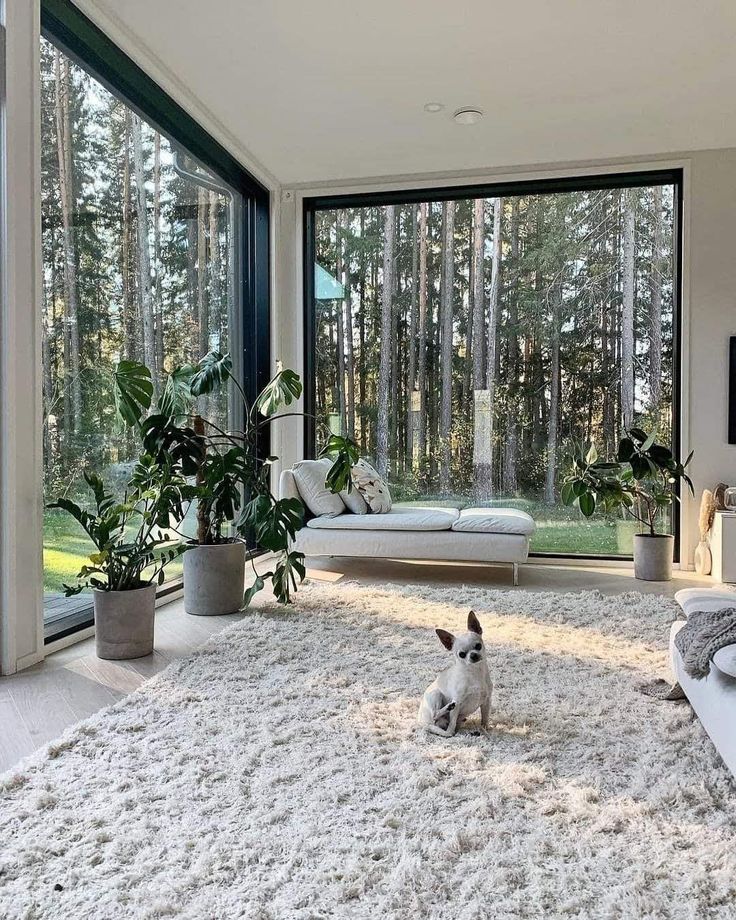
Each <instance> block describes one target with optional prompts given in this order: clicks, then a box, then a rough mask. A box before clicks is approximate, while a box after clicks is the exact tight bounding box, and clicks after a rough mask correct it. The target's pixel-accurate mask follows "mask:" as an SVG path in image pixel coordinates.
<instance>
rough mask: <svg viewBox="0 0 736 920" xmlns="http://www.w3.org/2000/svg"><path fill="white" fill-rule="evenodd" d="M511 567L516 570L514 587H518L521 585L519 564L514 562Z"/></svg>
mask: <svg viewBox="0 0 736 920" xmlns="http://www.w3.org/2000/svg"><path fill="white" fill-rule="evenodd" d="M511 565H512V566H513V569H514V575H513V584H514V587H516V586H517V585H518V584H519V563H518V562H512V563H511Z"/></svg>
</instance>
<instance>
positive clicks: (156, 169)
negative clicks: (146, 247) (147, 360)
mask: <svg viewBox="0 0 736 920" xmlns="http://www.w3.org/2000/svg"><path fill="white" fill-rule="evenodd" d="M161 275H162V266H161V135H160V134H159V133H158V131H156V132H155V133H154V138H153V277H154V289H153V302H154V322H155V349H154V350H155V355H156V372H157V374H158V379H159V381H160V380H161V377H162V375H163V371H164V304H163V292H162V290H161Z"/></svg>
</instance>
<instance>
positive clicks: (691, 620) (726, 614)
mask: <svg viewBox="0 0 736 920" xmlns="http://www.w3.org/2000/svg"><path fill="white" fill-rule="evenodd" d="M727 645H736V607H724V608H723V609H722V610H698V611H696V612H695V613H691V614H690V616H689V617H688V619H687V623H685V625H684V626H683V627H682V629H681V630H680V631H679V632H678V633H677V635H676V636H675V646H676V647H677V651H678V652H679V653H680V655H682V663H683V665H684V667H685V671H686V673H687V674H688V675H689V676H690V677H693V678H694V679H695V680H701V679H702V678H703V677H707V676H708V673H709V672H710V663H711V661H712V660H713V656H714V655H715V653H716V652H717V651H718V650H719V649H722V648H725V647H726V646H727Z"/></svg>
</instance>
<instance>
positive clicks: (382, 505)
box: [351, 460, 391, 514]
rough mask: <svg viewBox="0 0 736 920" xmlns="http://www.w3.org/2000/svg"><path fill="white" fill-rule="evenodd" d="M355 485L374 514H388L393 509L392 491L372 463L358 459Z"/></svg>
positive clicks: (354, 474)
mask: <svg viewBox="0 0 736 920" xmlns="http://www.w3.org/2000/svg"><path fill="white" fill-rule="evenodd" d="M351 476H352V479H353V485H354V486H355V488H356V489H357V490H358V492H360V494H361V495H362V496H363V498H364V499H365V501H366V504H367V505H368V507H369V508H370V510H371V512H372V513H373V514H386V512H388V511H390V510H391V492H390V491H389V488H388V484H387V483H385V482H384V481H383V480H382V479H381V477H380V476H379V475H378V473H377V472H376V471H375V470H374V469H373V467H372V466H371V465H370V463H367V462H366V461H365V460H358V462H357V463H356V464H355V465H354V466H353V469H352V472H351Z"/></svg>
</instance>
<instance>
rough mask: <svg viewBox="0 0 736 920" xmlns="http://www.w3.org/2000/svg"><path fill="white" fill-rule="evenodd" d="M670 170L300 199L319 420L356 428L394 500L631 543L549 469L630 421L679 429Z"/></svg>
mask: <svg viewBox="0 0 736 920" xmlns="http://www.w3.org/2000/svg"><path fill="white" fill-rule="evenodd" d="M679 183H680V177H679V175H678V174H676V173H672V174H663V173H657V174H649V175H647V174H634V175H629V176H622V177H613V176H611V177H598V178H597V179H591V178H585V179H570V180H566V181H556V182H549V183H544V182H534V183H528V184H525V183H517V184H515V185H513V186H506V187H487V188H474V189H467V190H465V189H455V190H453V189H445V190H440V191H439V192H435V193H434V194H433V192H432V191H429V190H428V191H426V192H424V193H422V192H416V193H414V192H412V193H406V194H403V195H402V194H401V193H397V194H395V195H388V196H381V195H380V194H375V195H369V196H363V197H360V196H356V197H351V198H332V199H314V200H311V201H308V202H307V203H306V209H307V214H306V216H307V222H306V226H307V229H308V240H307V252H308V258H309V264H308V265H307V266H306V269H305V271H306V273H307V278H306V282H307V283H306V293H307V296H306V304H307V306H306V310H307V315H306V328H307V329H308V330H309V342H308V354H307V366H308V367H309V374H308V381H307V384H308V389H309V392H308V394H307V395H308V401H309V403H310V408H311V410H313V411H314V413H315V414H316V416H317V418H318V420H319V422H320V426H319V428H320V430H322V431H325V430H327V431H335V432H345V433H349V434H351V435H353V436H354V437H355V438H356V440H357V441H358V443H359V444H360V447H361V450H362V452H363V453H364V454H366V455H368V456H369V457H371V458H372V459H373V461H374V462H375V463H376V465H377V468H378V470H379V471H380V472H382V473H385V474H386V475H387V476H388V478H389V481H390V483H391V491H392V494H393V495H395V497H396V498H397V499H398V501H399V502H401V503H407V504H412V503H421V504H425V505H426V504H427V503H437V504H441V505H447V504H450V505H454V506H457V507H463V506H466V505H469V504H476V505H511V506H513V507H517V508H522V509H524V510H526V511H529V512H530V513H531V514H532V516H533V517H534V518H535V520H536V521H537V525H538V530H537V533H536V535H535V536H534V538H533V541H532V546H531V549H532V552H534V553H538V554H542V553H543V554H558V555H564V556H574V555H583V556H629V555H630V554H631V552H632V535H633V533H634V532H635V530H636V525H635V524H634V523H633V522H632V521H631V520H630V519H626V518H623V517H619V516H617V515H608V516H606V515H603V514H601V515H596V516H595V517H594V518H592V519H590V520H586V519H583V518H582V516H581V515H580V514H579V512H578V510H577V509H576V508H566V507H563V505H562V502H561V501H560V478H561V474H562V473H563V472H564V470H565V468H566V464H567V463H568V462H569V461H568V457H569V455H570V454H571V453H572V451H573V450H574V449H575V447H576V446H579V445H581V444H583V443H590V442H594V443H595V444H596V445H597V448H598V452H599V454H600V455H601V456H603V455H604V454H606V455H611V454H612V453H613V454H614V455H615V450H616V445H617V442H618V439H619V437H620V436H621V433H622V431H623V430H624V429H625V428H628V427H631V426H632V425H633V424H636V425H638V426H640V427H644V428H646V429H647V430H648V431H652V430H656V432H657V437H658V440H661V441H663V442H664V443H676V440H677V400H678V393H677V380H678V375H679V363H678V362H679V358H678V351H677V328H678V316H679V287H678V258H679V255H678V253H679V232H680V230H679V222H678V219H677V215H678V207H679V195H680V191H679ZM315 440H316V438H315V431H314V430H312V431H311V432H310V435H309V440H308V444H307V450H308V451H311V450H313V449H314V447H315ZM663 524H664V525H665V526H667V525H669V526H670V528H672V529H674V528H675V522H674V521H666V522H663Z"/></svg>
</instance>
